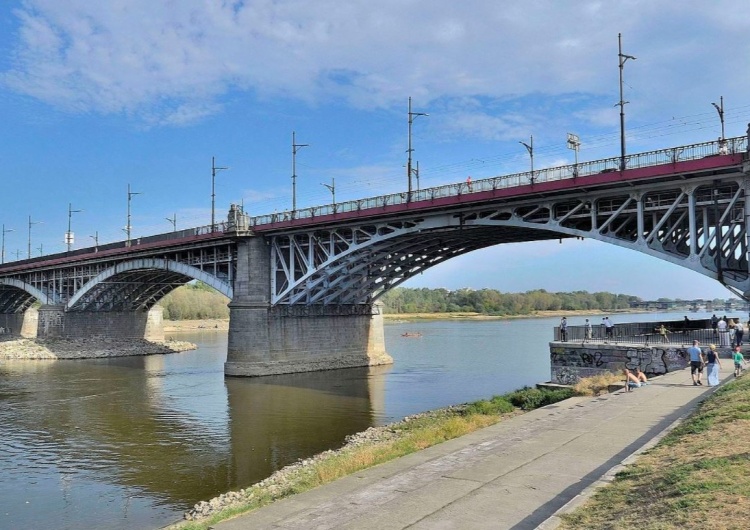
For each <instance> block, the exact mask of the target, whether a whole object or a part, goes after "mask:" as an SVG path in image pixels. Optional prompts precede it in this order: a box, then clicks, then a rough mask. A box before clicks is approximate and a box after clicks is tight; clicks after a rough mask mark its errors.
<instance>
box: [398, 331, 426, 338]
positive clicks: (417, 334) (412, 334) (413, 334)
mask: <svg viewBox="0 0 750 530" xmlns="http://www.w3.org/2000/svg"><path fill="white" fill-rule="evenodd" d="M401 336H402V337H410V338H419V337H421V336H422V334H421V333H420V332H418V331H407V332H406V333H402V334H401Z"/></svg>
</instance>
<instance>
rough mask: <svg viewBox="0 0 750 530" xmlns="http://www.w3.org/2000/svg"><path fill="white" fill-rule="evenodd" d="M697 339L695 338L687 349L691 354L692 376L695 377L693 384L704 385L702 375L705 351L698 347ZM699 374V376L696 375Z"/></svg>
mask: <svg viewBox="0 0 750 530" xmlns="http://www.w3.org/2000/svg"><path fill="white" fill-rule="evenodd" d="M698 344H700V342H698V341H697V340H693V345H692V346H690V347H689V348H688V349H687V354H688V355H689V356H690V376H691V377H692V378H693V386H698V385H702V384H703V383H701V376H702V375H703V364H704V362H705V358H704V357H703V352H702V351H701V349H700V348H699V347H698ZM696 374H697V376H696Z"/></svg>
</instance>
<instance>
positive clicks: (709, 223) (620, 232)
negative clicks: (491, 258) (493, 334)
mask: <svg viewBox="0 0 750 530" xmlns="http://www.w3.org/2000/svg"><path fill="white" fill-rule="evenodd" d="M748 186H750V184H749V183H748V182H747V180H746V178H745V177H744V176H743V177H739V178H725V179H723V180H722V181H720V182H719V181H717V180H714V178H713V177H711V178H710V179H709V178H706V179H692V180H689V181H681V182H667V183H653V184H644V185H642V186H640V187H639V188H638V189H637V190H630V191H628V190H622V189H620V190H600V191H593V192H590V191H587V190H584V191H583V192H581V193H577V194H576V195H568V196H561V197H555V198H551V197H549V198H538V197H537V198H533V199H529V200H523V201H518V202H517V203H515V204H501V205H494V206H492V205H485V206H479V205H477V206H468V207H466V208H464V209H463V210H462V211H457V212H453V213H441V212H434V213H426V214H423V215H422V216H419V217H417V216H414V217H411V218H410V219H408V220H399V221H395V220H394V221H382V222H379V223H372V224H369V225H358V226H354V225H353V226H343V227H332V228H328V229H318V230H313V231H309V232H304V233H294V234H292V233H289V234H278V235H274V236H272V238H271V254H272V256H271V265H272V278H271V280H272V303H273V304H274V305H278V304H290V305H293V304H302V305H311V304H321V305H328V304H363V303H369V302H372V301H374V300H376V299H377V298H378V297H380V296H381V295H382V294H383V293H385V292H386V291H387V290H389V289H391V288H393V287H396V286H397V285H399V284H401V283H403V282H404V281H406V280H407V279H409V278H411V277H413V276H414V275H416V274H418V273H420V272H422V271H424V270H426V269H428V268H430V267H433V266H435V265H437V264H439V263H441V262H443V261H445V260H447V259H450V258H452V257H455V256H459V255H461V254H466V253H468V252H471V251H473V250H477V249H481V248H486V247H490V246H494V245H497V244H503V243H512V242H523V241H540V240H550V239H561V238H570V237H580V238H591V239H596V240H598V241H602V242H605V243H610V244H614V245H617V246H621V247H624V248H628V249H630V250H635V251H637V252H641V253H644V254H647V255H650V256H653V257H657V258H660V259H662V260H665V261H668V262H670V263H673V264H676V265H679V266H681V267H685V268H688V269H691V270H693V271H696V272H699V273H701V274H703V275H705V276H708V277H710V278H714V279H717V280H719V281H720V282H721V283H722V284H723V285H725V286H726V287H728V288H729V289H730V290H732V291H734V292H735V293H736V294H738V295H739V296H744V297H746V296H749V295H750V266H749V264H748V259H747V252H748V244H747V233H746V226H745V220H746V219H747V218H748V217H750V204H748V201H746V199H745V197H746V194H747V191H748V190H747V188H748Z"/></svg>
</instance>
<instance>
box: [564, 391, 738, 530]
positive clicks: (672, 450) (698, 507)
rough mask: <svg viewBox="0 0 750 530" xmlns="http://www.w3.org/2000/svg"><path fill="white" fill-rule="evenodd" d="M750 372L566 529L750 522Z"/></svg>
mask: <svg viewBox="0 0 750 530" xmlns="http://www.w3.org/2000/svg"><path fill="white" fill-rule="evenodd" d="M748 492H750V377H743V378H740V379H738V380H736V381H733V382H732V383H729V384H728V385H726V386H725V387H723V388H721V389H720V390H718V391H717V392H716V393H715V394H713V395H712V396H711V397H710V398H709V399H708V400H707V401H706V402H705V403H703V404H702V405H701V407H700V408H699V409H698V410H697V411H696V412H695V413H694V414H693V415H692V416H691V417H690V418H689V419H688V420H686V421H685V422H683V424H682V425H680V426H679V427H677V428H676V429H675V430H674V431H672V432H671V433H670V434H669V435H668V436H667V437H666V438H665V439H664V440H662V442H661V443H660V444H659V445H657V446H656V447H655V448H653V449H652V450H650V451H648V452H646V453H644V454H643V455H642V456H641V457H640V458H639V459H638V461H637V462H636V463H635V464H633V465H631V466H629V467H627V468H626V469H625V470H624V471H623V472H621V473H619V474H618V476H617V477H616V479H615V480H614V482H612V483H611V484H609V485H608V486H606V487H604V488H602V489H601V490H599V491H598V492H597V493H596V494H595V495H594V496H593V497H592V498H591V499H590V500H589V501H588V502H587V503H586V504H585V505H584V506H583V507H581V508H579V509H578V510H576V511H574V512H573V513H571V514H568V515H565V516H563V519H564V522H563V524H562V525H561V526H560V528H561V529H566V530H570V529H584V528H585V529H589V528H611V529H622V530H628V529H636V528H637V529H659V530H662V529H675V530H676V529H678V528H679V529H699V528H700V529H702V528H715V529H741V528H742V529H745V528H748V527H749V526H750V496H748Z"/></svg>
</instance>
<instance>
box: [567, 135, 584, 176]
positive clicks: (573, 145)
mask: <svg viewBox="0 0 750 530" xmlns="http://www.w3.org/2000/svg"><path fill="white" fill-rule="evenodd" d="M580 147H581V139H580V138H578V135H577V134H573V133H568V149H572V150H573V151H575V157H576V159H575V160H576V161H575V165H574V166H573V176H574V177H577V176H578V149H580Z"/></svg>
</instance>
